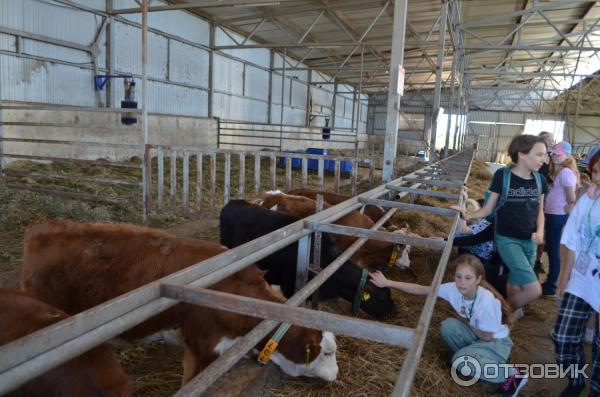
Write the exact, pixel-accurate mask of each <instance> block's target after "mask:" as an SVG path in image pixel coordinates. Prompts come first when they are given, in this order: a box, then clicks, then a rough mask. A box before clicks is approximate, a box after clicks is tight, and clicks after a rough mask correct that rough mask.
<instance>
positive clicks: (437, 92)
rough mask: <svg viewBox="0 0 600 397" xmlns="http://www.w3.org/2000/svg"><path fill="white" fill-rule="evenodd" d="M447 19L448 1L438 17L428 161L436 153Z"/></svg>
mask: <svg viewBox="0 0 600 397" xmlns="http://www.w3.org/2000/svg"><path fill="white" fill-rule="evenodd" d="M447 20H448V3H444V4H442V12H441V17H440V48H439V50H438V55H437V64H436V65H435V89H434V91H433V109H432V113H431V141H430V143H429V151H430V155H429V161H435V159H437V157H438V156H437V154H436V151H435V145H436V140H437V132H438V128H437V127H438V116H439V113H440V99H441V98H440V97H441V91H442V72H443V64H444V48H445V46H446V21H447Z"/></svg>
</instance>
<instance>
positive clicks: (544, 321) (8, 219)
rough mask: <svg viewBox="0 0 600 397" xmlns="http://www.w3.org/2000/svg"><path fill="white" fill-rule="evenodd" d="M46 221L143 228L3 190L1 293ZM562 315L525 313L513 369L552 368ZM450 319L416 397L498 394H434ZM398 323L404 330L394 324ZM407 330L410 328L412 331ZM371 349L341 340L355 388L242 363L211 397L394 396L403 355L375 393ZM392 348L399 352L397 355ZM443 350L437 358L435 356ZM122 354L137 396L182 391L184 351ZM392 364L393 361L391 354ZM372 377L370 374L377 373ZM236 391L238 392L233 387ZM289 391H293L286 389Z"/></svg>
mask: <svg viewBox="0 0 600 397" xmlns="http://www.w3.org/2000/svg"><path fill="white" fill-rule="evenodd" d="M57 203H58V204H57ZM46 217H56V218H70V219H77V220H80V221H83V222H99V221H102V222H133V223H139V222H140V219H139V213H137V212H135V211H134V210H132V209H131V208H126V207H119V208H117V209H116V210H115V209H114V208H110V209H109V208H108V207H105V206H103V205H100V204H82V203H76V202H72V201H69V200H62V201H61V202H50V201H49V200H47V199H44V198H43V197H40V195H37V194H30V193H23V192H19V193H17V194H15V193H13V192H9V191H7V190H6V189H3V187H2V185H1V184H0V287H9V288H10V287H17V286H18V277H19V266H20V260H21V250H22V239H23V233H24V230H25V228H26V227H27V226H28V225H29V224H31V223H34V222H36V221H38V220H40V219H43V218H46ZM151 226H153V227H160V228H164V229H167V230H170V231H171V232H172V233H174V234H176V235H178V236H184V237H191V238H197V239H206V240H218V233H219V232H218V220H216V219H201V220H189V219H185V218H180V217H176V216H166V217H160V218H156V219H154V220H153V221H152V223H151ZM411 227H412V225H411ZM415 258H416V259H415V260H416V261H423V262H424V266H430V267H432V266H433V265H435V264H436V263H437V260H436V257H435V256H433V257H432V256H431V255H430V254H429V253H427V252H422V253H421V254H420V255H417V256H416V257H415ZM402 277H404V278H403V280H406V281H412V282H421V283H425V282H428V281H427V280H426V277H425V279H423V278H421V277H417V276H412V275H406V276H402ZM394 299H395V300H396V301H397V302H400V304H399V306H400V307H399V311H400V314H399V317H403V318H404V319H406V321H408V322H409V323H413V322H414V323H416V319H417V316H416V315H415V312H416V311H415V307H417V308H418V305H419V302H422V301H420V300H418V299H415V302H412V303H411V305H408V304H407V305H406V306H405V307H403V306H402V304H401V302H403V299H406V298H405V297H403V296H399V295H398V294H395V295H394ZM413 303H414V304H416V306H414V305H413ZM336 304H339V305H341V306H340V307H342V309H343V306H344V304H345V302H338V303H335V302H334V303H332V304H331V305H329V306H327V307H323V308H324V309H326V310H332V311H337V310H338V308H336V307H335V306H336ZM421 304H422V303H421ZM557 311H558V306H557V304H556V302H555V301H553V300H550V299H539V300H538V301H536V302H535V303H533V304H531V305H529V306H528V307H526V309H525V317H524V318H523V319H521V320H520V321H518V322H517V323H516V324H515V326H514V327H513V329H512V331H511V337H512V338H513V340H514V341H515V348H514V350H513V355H512V357H511V362H514V363H538V364H539V363H554V346H553V344H552V341H551V340H550V337H549V333H550V331H551V329H552V327H553V325H554V320H555V318H556V314H557ZM447 313H448V310H447V308H444V306H443V304H440V303H439V302H438V304H437V306H436V314H435V316H434V321H433V323H432V328H431V330H430V333H429V335H428V342H427V345H428V346H426V352H425V353H424V356H423V359H422V360H421V364H420V367H419V372H418V373H417V377H416V378H415V387H413V391H414V395H415V396H429V395H431V394H437V395H448V396H450V395H452V396H478V395H493V394H494V393H493V390H494V389H493V388H492V387H490V386H486V385H483V386H482V385H476V386H474V387H472V388H461V387H459V386H456V385H453V384H451V385H450V386H451V389H445V388H441V389H439V388H438V389H437V392H432V391H435V390H436V387H437V386H436V382H438V381H439V380H440V379H442V378H443V379H442V380H443V381H445V382H446V383H448V382H447V379H448V378H449V369H448V366H447V363H446V362H445V359H446V358H447V357H446V356H448V351H447V349H445V348H444V347H443V346H442V345H441V344H440V341H439V339H440V338H439V330H438V329H437V328H436V327H437V326H438V325H439V321H440V320H441V319H443V318H444V316H445V315H447ZM393 323H394V324H398V325H400V323H397V322H395V321H394V322H393ZM402 325H409V326H410V324H402ZM413 326H414V325H413ZM371 345H374V344H370V345H367V344H363V345H361V344H358V343H356V342H355V340H352V339H351V338H344V337H338V347H339V352H338V356H339V358H338V359H339V361H340V371H341V373H345V375H344V382H347V381H349V380H351V381H352V383H351V385H350V386H348V385H346V386H342V385H341V384H340V383H338V382H337V381H336V382H335V383H333V384H325V383H323V382H321V381H317V380H313V379H293V378H289V377H287V376H285V375H282V374H281V372H280V371H279V370H277V369H276V368H273V366H269V367H268V368H267V369H266V370H265V368H264V367H262V366H259V365H258V364H256V363H254V362H253V361H251V360H249V359H244V360H242V361H241V362H240V363H239V364H238V365H237V366H236V368H235V369H234V370H233V371H231V372H230V373H228V374H227V375H225V377H224V379H222V380H221V382H220V383H218V384H217V385H215V386H213V388H212V389H211V390H210V391H209V392H208V393H207V395H209V396H211V397H216V396H219V397H221V396H225V397H233V396H245V397H246V396H263V395H265V396H266V395H270V396H292V395H293V396H296V395H301V394H298V393H290V391H289V390H290V388H293V387H295V386H294V385H296V386H298V387H299V390H303V391H302V395H311V396H326V395H327V396H328V395H344V396H350V395H352V396H359V395H360V396H371V395H373V396H376V395H382V394H386V393H385V392H384V391H388V392H389V390H390V388H391V386H393V383H394V381H395V374H397V372H398V369H399V366H400V365H401V364H402V354H403V353H400V352H399V353H398V354H397V355H396V356H395V357H396V359H395V360H394V362H386V361H385V360H384V361H383V362H381V363H380V365H381V366H385V367H386V371H389V373H390V374H391V375H389V379H386V376H387V375H386V374H387V372H386V374H383V375H382V376H381V377H380V378H378V379H377V380H376V381H377V382H379V383H383V384H382V385H380V387H379V385H378V386H377V387H379V388H375V389H371V388H368V387H366V385H368V384H369V382H370V381H371V379H367V378H368V377H367V375H365V372H361V371H363V367H365V368H366V365H367V364H366V363H365V360H371V361H373V362H376V361H377V360H378V357H376V356H375V355H373V354H374V353H373V352H374V351H376V350H377V349H382V348H384V347H381V346H371ZM440 346H441V347H440ZM385 348H386V349H388V348H387V347H385ZM389 349H390V350H391V351H396V350H392V348H389ZM438 349H439V351H437V350H438ZM356 350H358V351H360V352H361V353H360V354H359V355H357V356H352V355H351V354H355V351H356ZM590 350H591V348H590V346H589V345H588V346H586V353H587V355H588V357H589V355H590ZM116 352H117V355H118V357H119V359H120V360H121V362H122V364H123V366H124V368H125V370H126V372H127V373H128V374H130V375H131V376H132V378H133V379H134V385H135V389H136V396H169V395H172V394H173V393H174V392H175V391H176V390H177V389H178V388H179V384H180V379H181V377H180V374H181V352H180V351H179V349H178V348H175V347H171V346H166V345H163V344H161V343H154V344H152V345H150V346H132V347H118V348H116ZM392 357H394V356H393V355H392ZM432 357H433V358H432ZM386 360H387V358H386ZM428 360H434V361H435V362H429V361H428ZM369 365H372V363H369ZM376 368H377V367H376V366H375V369H376ZM429 368H433V370H432V371H433V372H430V373H429V372H427V371H430V370H429ZM369 370H372V368H371V369H369ZM365 371H366V369H365ZM381 372H384V371H381ZM361 376H364V378H361ZM446 377H447V378H446ZM234 384H235V387H232V385H234ZM565 384H566V383H565V381H563V380H546V379H530V381H529V384H528V386H527V387H526V388H525V389H524V391H523V393H522V394H521V395H522V396H526V397H534V396H540V397H552V396H557V395H558V394H559V392H560V390H562V388H563V387H564V386H565ZM285 385H288V387H286V386H285ZM290 385H291V386H290ZM307 385H308V386H307ZM446 386H447V385H445V386H444V387H446ZM306 387H308V388H306ZM225 391H227V393H225Z"/></svg>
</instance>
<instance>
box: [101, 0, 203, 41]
mask: <svg viewBox="0 0 600 397" xmlns="http://www.w3.org/2000/svg"><path fill="white" fill-rule="evenodd" d="M162 4H166V3H165V2H161V1H156V0H155V1H152V4H151V5H152V6H158V5H162ZM113 8H115V9H118V8H139V4H137V3H136V2H134V1H133V0H114V2H113ZM123 17H124V18H126V19H128V20H130V21H133V22H137V23H139V24H141V23H142V15H141V14H125V15H123ZM148 26H149V27H150V28H153V29H157V30H160V31H162V32H167V33H169V34H171V35H173V36H178V37H181V38H182V39H185V40H189V41H191V42H193V43H198V44H201V45H205V46H208V45H209V35H210V24H209V23H208V22H206V21H205V20H204V19H201V18H198V17H197V16H194V15H192V14H191V13H190V12H189V11H185V10H173V11H161V12H151V13H149V14H148Z"/></svg>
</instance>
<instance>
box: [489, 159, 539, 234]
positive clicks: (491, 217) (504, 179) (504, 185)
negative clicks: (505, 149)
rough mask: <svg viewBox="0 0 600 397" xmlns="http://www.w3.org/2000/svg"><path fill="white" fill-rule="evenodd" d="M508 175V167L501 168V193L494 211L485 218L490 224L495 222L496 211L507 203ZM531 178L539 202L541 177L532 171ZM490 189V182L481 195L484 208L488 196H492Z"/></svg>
mask: <svg viewBox="0 0 600 397" xmlns="http://www.w3.org/2000/svg"><path fill="white" fill-rule="evenodd" d="M510 175H511V172H510V167H504V168H502V193H500V197H499V198H498V202H497V203H496V206H495V207H494V210H493V211H492V213H491V214H490V215H489V216H488V217H487V218H486V219H487V220H488V221H490V222H495V218H496V214H497V213H498V209H500V207H502V206H503V205H504V204H506V202H507V201H508V190H509V189H510ZM533 178H534V179H535V185H536V187H537V191H538V193H539V197H538V200H539V199H540V198H541V197H542V194H541V192H542V177H541V176H540V173H539V172H537V171H533ZM491 187H492V182H490V184H489V186H488V188H487V191H486V192H485V193H484V195H483V198H484V206H485V203H487V201H488V199H489V198H490V195H491V194H492V191H491Z"/></svg>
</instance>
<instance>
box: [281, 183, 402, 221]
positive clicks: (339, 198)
mask: <svg viewBox="0 0 600 397" xmlns="http://www.w3.org/2000/svg"><path fill="white" fill-rule="evenodd" d="M288 194H290V195H293V196H304V197H308V198H309V199H313V200H316V199H317V195H318V194H320V195H321V196H323V201H325V202H327V203H329V204H331V205H336V204H339V203H342V202H344V201H346V200H348V199H349V198H350V197H349V196H344V195H342V194H337V193H332V192H325V191H322V190H312V189H294V190H290V191H289V192H288ZM359 212H360V213H361V214H364V215H366V216H368V217H369V218H371V220H372V221H373V222H377V221H378V220H380V219H381V218H382V217H383V216H384V215H385V210H384V209H383V208H382V207H380V206H378V205H373V204H366V205H364V206H363V207H362V208H361V209H360V211H359ZM383 226H385V227H390V226H393V224H392V222H391V221H390V220H389V219H388V220H387V221H386V222H385V223H384V224H383Z"/></svg>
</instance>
